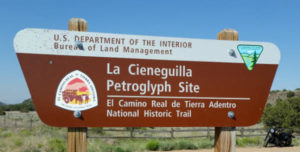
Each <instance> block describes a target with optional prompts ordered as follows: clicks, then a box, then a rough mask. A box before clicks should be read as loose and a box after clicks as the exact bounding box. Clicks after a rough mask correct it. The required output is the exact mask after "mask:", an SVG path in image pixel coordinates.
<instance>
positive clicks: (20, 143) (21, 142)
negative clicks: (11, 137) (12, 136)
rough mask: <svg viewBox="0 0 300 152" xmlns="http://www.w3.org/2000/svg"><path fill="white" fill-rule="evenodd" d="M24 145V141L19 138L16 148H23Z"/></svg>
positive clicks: (16, 141)
mask: <svg viewBox="0 0 300 152" xmlns="http://www.w3.org/2000/svg"><path fill="white" fill-rule="evenodd" d="M22 145H23V141H22V140H21V139H19V138H18V139H16V140H15V146H17V147H21V146H22Z"/></svg>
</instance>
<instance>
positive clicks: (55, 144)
mask: <svg viewBox="0 0 300 152" xmlns="http://www.w3.org/2000/svg"><path fill="white" fill-rule="evenodd" d="M49 150H50V151H55V152H65V151H66V142H65V141H64V140H63V139H60V138H53V139H51V140H50V141H49Z"/></svg>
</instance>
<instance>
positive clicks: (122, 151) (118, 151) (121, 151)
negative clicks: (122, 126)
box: [114, 147, 131, 152]
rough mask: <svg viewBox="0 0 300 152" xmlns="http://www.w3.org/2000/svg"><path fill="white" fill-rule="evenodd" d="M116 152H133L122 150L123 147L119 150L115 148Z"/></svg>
mask: <svg viewBox="0 0 300 152" xmlns="http://www.w3.org/2000/svg"><path fill="white" fill-rule="evenodd" d="M114 152H131V151H130V150H128V149H126V150H124V149H123V148H121V147H117V148H115V150H114Z"/></svg>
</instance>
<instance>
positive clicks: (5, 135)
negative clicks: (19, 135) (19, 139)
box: [0, 131, 13, 138]
mask: <svg viewBox="0 0 300 152" xmlns="http://www.w3.org/2000/svg"><path fill="white" fill-rule="evenodd" d="M12 135H13V133H12V132H9V131H3V132H0V137H4V138H6V137H11V136H12Z"/></svg>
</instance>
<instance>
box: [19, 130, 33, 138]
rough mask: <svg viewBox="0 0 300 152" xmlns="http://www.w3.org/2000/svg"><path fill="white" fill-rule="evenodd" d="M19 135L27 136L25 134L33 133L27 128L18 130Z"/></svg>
mask: <svg viewBox="0 0 300 152" xmlns="http://www.w3.org/2000/svg"><path fill="white" fill-rule="evenodd" d="M20 135H21V136H23V137H27V136H31V135H33V133H32V132H31V131H29V130H25V129H23V130H21V131H20Z"/></svg>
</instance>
